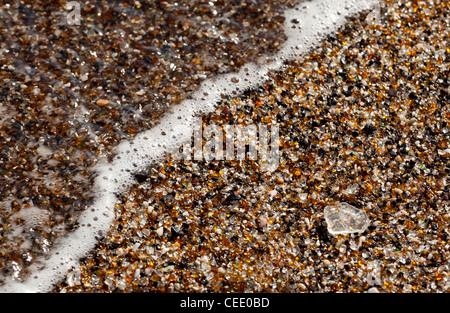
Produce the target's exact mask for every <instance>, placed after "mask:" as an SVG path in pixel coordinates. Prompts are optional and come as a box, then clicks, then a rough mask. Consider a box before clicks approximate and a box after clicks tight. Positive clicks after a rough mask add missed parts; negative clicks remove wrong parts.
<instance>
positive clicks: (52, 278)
mask: <svg viewBox="0 0 450 313" xmlns="http://www.w3.org/2000/svg"><path fill="white" fill-rule="evenodd" d="M377 2H378V0H366V1H362V0H316V1H313V2H306V3H301V4H299V5H297V6H296V7H295V8H293V9H290V10H287V11H286V12H285V17H286V23H285V27H284V28H285V32H286V34H287V36H288V39H287V41H286V42H285V43H284V45H283V47H282V49H281V51H280V52H279V53H278V54H277V55H276V56H275V57H273V58H272V57H265V58H264V59H261V60H260V62H258V64H259V65H257V64H254V63H251V64H246V65H245V66H244V67H243V68H242V69H241V71H240V72H239V73H234V74H227V75H221V76H217V77H215V78H212V79H208V80H206V81H204V82H203V83H202V85H201V87H200V88H199V90H198V91H197V92H195V93H194V94H193V95H192V97H191V99H188V100H185V101H183V102H182V103H181V104H180V105H178V106H176V107H174V108H173V111H172V112H170V113H167V114H166V115H165V116H164V117H163V119H161V121H160V122H159V123H158V124H157V125H156V126H154V127H153V128H152V129H150V130H147V131H144V132H142V133H140V134H138V135H137V136H136V137H135V138H134V139H133V141H131V142H128V141H127V142H122V143H120V144H119V145H118V146H117V152H118V155H117V157H116V158H115V159H114V160H113V162H112V164H100V165H97V166H96V167H95V170H97V171H98V173H99V175H98V177H97V178H96V180H95V182H94V186H95V187H94V188H95V191H96V193H97V194H98V198H97V199H96V201H95V202H94V204H93V205H92V206H91V207H89V208H87V209H86V210H85V211H84V212H83V213H82V215H81V216H80V218H79V219H78V222H79V224H80V225H83V224H84V225H85V226H80V227H79V228H78V229H76V230H75V231H73V232H71V233H70V234H69V235H68V236H65V237H64V238H62V239H61V240H60V241H59V242H58V244H57V245H56V247H55V248H54V249H52V252H51V254H50V255H49V257H48V258H47V259H45V260H41V263H42V264H44V266H41V268H38V266H37V265H35V266H34V267H30V270H31V271H32V275H31V276H30V278H28V279H27V280H25V281H24V282H18V281H12V280H11V281H8V282H7V283H6V284H5V285H4V286H2V287H1V288H0V291H1V292H48V291H50V290H51V288H52V287H53V286H54V284H55V283H57V282H58V280H60V279H61V278H63V277H64V275H65V274H66V273H67V270H69V269H70V268H72V267H76V266H77V265H78V260H79V259H80V258H81V257H83V256H85V255H87V253H89V251H90V250H91V249H93V248H94V246H95V244H96V243H97V239H96V237H97V236H99V232H100V233H101V232H102V233H103V234H106V232H107V231H108V229H109V227H110V225H111V223H112V221H113V219H114V205H115V203H116V201H117V197H116V195H118V194H120V193H121V192H123V191H124V189H126V188H127V187H129V186H130V185H131V184H132V183H133V182H134V181H133V178H132V173H133V172H136V171H138V170H145V169H147V168H148V166H150V165H151V164H152V163H153V162H154V161H156V160H158V159H159V158H161V157H162V156H163V155H164V153H166V152H170V151H173V150H174V149H176V148H178V147H179V146H180V145H181V144H183V143H184V141H185V140H186V139H188V138H189V137H190V135H191V134H192V127H193V117H194V115H195V114H197V113H207V112H211V111H213V110H214V108H215V105H216V103H217V102H218V101H220V100H221V95H222V94H228V95H231V94H232V93H233V92H237V93H239V91H243V90H245V89H246V88H251V87H257V86H258V85H260V84H261V83H263V82H264V81H265V80H266V79H267V76H266V75H267V73H268V72H269V71H271V70H276V69H280V68H281V66H282V65H283V62H284V61H285V60H290V59H295V58H297V57H298V56H299V55H300V54H303V53H306V52H307V51H308V50H309V49H311V48H312V47H314V46H315V45H317V44H318V43H319V41H320V40H322V39H324V38H325V36H326V35H328V34H331V33H334V32H335V31H336V30H337V29H338V27H339V26H340V25H342V24H343V23H345V18H346V17H347V16H350V15H353V14H356V13H358V12H360V11H362V10H367V9H370V8H372V7H374V5H375V4H376V3H377ZM293 19H296V20H297V21H298V23H297V24H293V23H292V22H291V21H292V20H293ZM293 25H295V26H296V27H295V28H292V26H293ZM231 78H237V79H238V82H231ZM95 217H96V218H95ZM88 224H90V225H91V226H90V227H88V226H86V225H88Z"/></svg>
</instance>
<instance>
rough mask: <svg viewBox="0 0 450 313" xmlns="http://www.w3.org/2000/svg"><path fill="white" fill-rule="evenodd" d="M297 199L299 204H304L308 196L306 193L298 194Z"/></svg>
mask: <svg viewBox="0 0 450 313" xmlns="http://www.w3.org/2000/svg"><path fill="white" fill-rule="evenodd" d="M298 198H299V199H300V201H301V202H306V200H308V194H307V193H299V194H298Z"/></svg>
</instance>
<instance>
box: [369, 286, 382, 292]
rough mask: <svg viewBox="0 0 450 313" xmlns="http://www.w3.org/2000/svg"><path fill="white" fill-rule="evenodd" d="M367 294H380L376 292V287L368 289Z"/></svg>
mask: <svg viewBox="0 0 450 313" xmlns="http://www.w3.org/2000/svg"><path fill="white" fill-rule="evenodd" d="M367 292H368V293H380V292H379V291H378V288H377V287H372V288H369V290H368V291H367Z"/></svg>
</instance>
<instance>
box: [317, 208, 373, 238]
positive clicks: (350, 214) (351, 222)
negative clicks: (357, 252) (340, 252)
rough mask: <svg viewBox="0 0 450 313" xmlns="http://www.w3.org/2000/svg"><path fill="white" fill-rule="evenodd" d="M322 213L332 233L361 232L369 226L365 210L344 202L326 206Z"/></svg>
mask: <svg viewBox="0 0 450 313" xmlns="http://www.w3.org/2000/svg"><path fill="white" fill-rule="evenodd" d="M324 215H325V221H326V223H327V228H328V231H329V232H330V234H332V235H337V234H352V233H362V232H364V231H365V230H366V229H367V227H368V226H369V219H368V217H367V214H366V212H364V211H363V210H360V209H358V208H355V207H354V206H351V205H350V204H348V203H345V202H339V203H337V204H335V205H328V206H326V207H325V209H324Z"/></svg>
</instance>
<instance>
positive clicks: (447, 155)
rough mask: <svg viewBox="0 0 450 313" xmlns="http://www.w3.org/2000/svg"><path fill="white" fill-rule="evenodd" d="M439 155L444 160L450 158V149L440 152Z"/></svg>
mask: <svg viewBox="0 0 450 313" xmlns="http://www.w3.org/2000/svg"><path fill="white" fill-rule="evenodd" d="M438 154H439V155H440V156H442V157H444V158H448V157H450V148H449V149H445V150H438Z"/></svg>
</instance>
